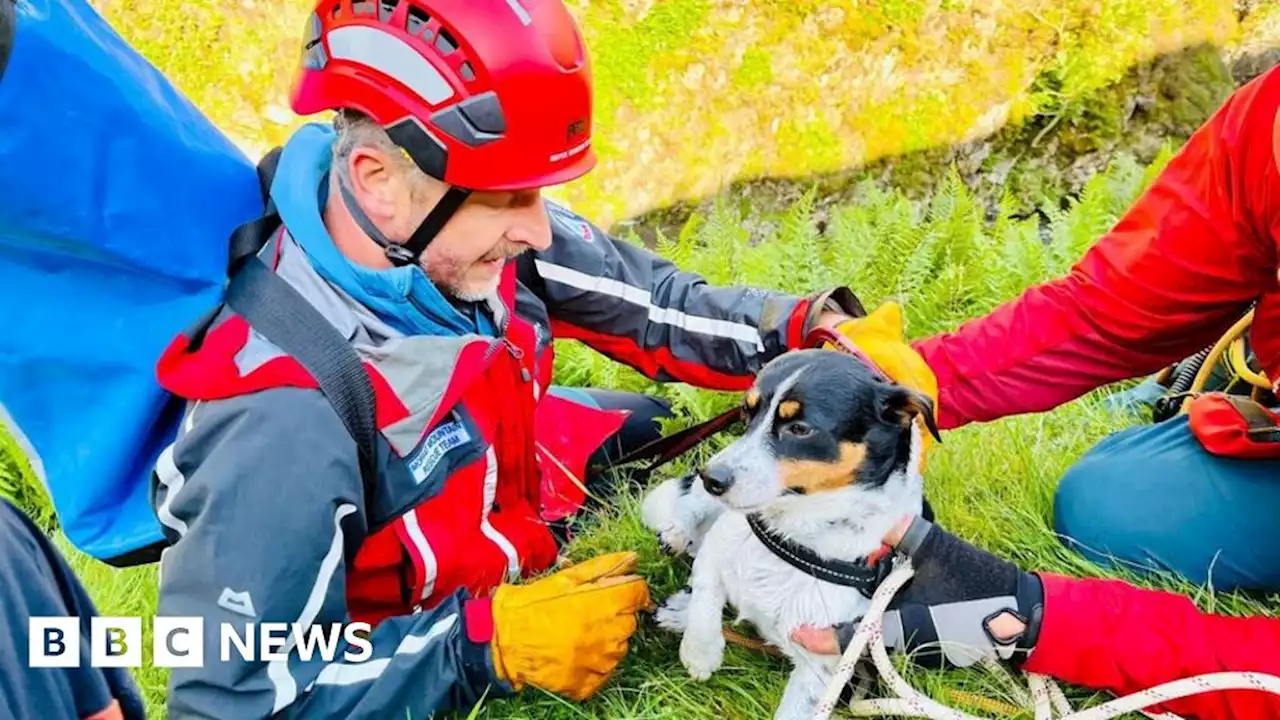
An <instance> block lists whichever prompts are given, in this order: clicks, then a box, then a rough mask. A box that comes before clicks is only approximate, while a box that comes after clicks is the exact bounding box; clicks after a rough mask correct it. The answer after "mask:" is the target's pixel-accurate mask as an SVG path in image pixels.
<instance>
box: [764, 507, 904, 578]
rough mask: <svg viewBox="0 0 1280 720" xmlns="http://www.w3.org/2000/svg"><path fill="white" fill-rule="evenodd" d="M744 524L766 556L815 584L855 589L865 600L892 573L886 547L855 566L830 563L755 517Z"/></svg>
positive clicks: (842, 561)
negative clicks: (749, 528)
mask: <svg viewBox="0 0 1280 720" xmlns="http://www.w3.org/2000/svg"><path fill="white" fill-rule="evenodd" d="M747 524H748V525H749V526H751V532H753V533H755V536H756V538H758V539H759V540H760V542H762V543H764V546H765V547H766V548H768V549H769V552H771V553H773V554H774V555H777V556H778V557H780V558H782V559H783V560H785V561H786V562H787V563H788V564H790V565H791V566H792V567H794V568H796V569H797V570H799V571H801V572H803V573H804V574H806V575H810V576H812V577H815V578H817V579H819V580H823V581H826V582H829V583H834V584H836V585H843V586H845V587H852V588H857V589H858V592H860V593H862V594H863V596H865V597H867V598H870V597H871V596H872V595H874V594H875V592H876V589H877V588H879V587H880V584H881V583H883V582H884V580H885V578H887V577H889V573H890V572H892V571H893V567H894V564H893V561H892V560H888V561H887V562H886V561H885V559H886V558H887V557H889V556H890V554H891V553H892V552H893V548H891V547H889V546H888V545H884V544H882V545H881V546H880V548H879V549H877V550H876V551H875V552H873V553H871V554H870V555H868V556H867V557H865V558H862V559H861V560H857V561H855V562H849V561H847V560H834V559H830V558H824V557H822V556H821V555H818V554H817V553H815V552H814V551H812V550H810V549H809V548H807V547H805V546H803V545H801V544H799V543H796V542H792V541H791V540H788V539H786V538H784V537H782V536H781V535H779V534H778V533H776V532H774V531H773V529H771V528H770V527H769V526H768V525H766V524H765V522H764V520H762V519H761V518H760V516H759V515H756V514H751V515H748V516H747Z"/></svg>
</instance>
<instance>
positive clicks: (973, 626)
mask: <svg viewBox="0 0 1280 720" xmlns="http://www.w3.org/2000/svg"><path fill="white" fill-rule="evenodd" d="M897 550H898V552H899V553H902V554H904V555H906V556H907V557H910V558H911V561H912V564H913V565H914V567H915V575H914V576H913V577H912V578H911V580H910V581H909V582H908V583H907V585H906V586H905V587H903V588H902V589H901V590H899V591H898V593H897V595H895V596H894V599H893V602H891V603H890V604H889V610H887V611H886V612H885V615H884V639H885V646H886V647H887V648H889V649H890V650H903V649H905V650H906V651H907V652H908V653H909V654H910V657H911V659H912V660H913V661H914V662H916V663H918V664H920V665H922V666H924V667H931V668H942V667H965V666H968V665H972V664H974V663H976V662H978V661H979V660H980V659H982V658H984V657H990V658H994V659H997V660H1002V661H1006V662H1008V663H1009V664H1011V665H1013V666H1015V667H1017V666H1020V665H1021V664H1022V662H1023V661H1025V660H1026V657H1027V655H1029V654H1030V652H1031V650H1032V649H1033V648H1034V647H1035V644H1036V639H1037V637H1038V635H1039V633H1040V623H1041V619H1042V616H1043V613H1044V587H1043V585H1042V584H1041V582H1040V578H1039V577H1037V576H1036V575H1034V574H1032V573H1029V572H1024V571H1022V570H1019V569H1018V567H1017V566H1015V565H1014V564H1013V563H1010V562H1008V561H1006V560H1002V559H1000V558H998V557H996V556H994V555H992V554H990V553H987V552H984V551H982V550H979V549H978V548H975V547H973V546H972V545H970V544H969V543H967V542H965V541H963V540H961V539H960V538H958V537H956V536H954V535H952V534H951V533H949V532H947V531H945V530H943V529H942V528H940V527H937V526H935V525H934V524H933V523H931V522H929V521H928V520H925V519H924V518H920V517H917V518H916V519H915V520H914V521H912V523H911V526H910V527H909V528H908V529H907V531H906V533H905V534H904V535H903V537H902V541H901V542H900V543H898V547H897ZM1003 613H1009V614H1011V615H1013V616H1014V617H1016V618H1017V619H1018V620H1020V621H1021V622H1022V624H1023V625H1024V626H1025V629H1024V630H1022V632H1020V633H1017V634H1016V635H1013V636H1010V637H1007V638H999V639H998V638H997V636H995V635H993V634H992V631H991V625H990V623H991V621H992V620H993V619H994V618H996V616H998V615H1001V614H1003ZM857 626H858V621H854V622H852V623H846V624H842V625H837V626H836V628H835V629H836V637H837V639H838V645H839V648H840V652H841V653H843V652H844V650H845V648H847V647H848V645H849V642H850V641H851V640H852V639H853V633H854V631H855V630H856V629H857Z"/></svg>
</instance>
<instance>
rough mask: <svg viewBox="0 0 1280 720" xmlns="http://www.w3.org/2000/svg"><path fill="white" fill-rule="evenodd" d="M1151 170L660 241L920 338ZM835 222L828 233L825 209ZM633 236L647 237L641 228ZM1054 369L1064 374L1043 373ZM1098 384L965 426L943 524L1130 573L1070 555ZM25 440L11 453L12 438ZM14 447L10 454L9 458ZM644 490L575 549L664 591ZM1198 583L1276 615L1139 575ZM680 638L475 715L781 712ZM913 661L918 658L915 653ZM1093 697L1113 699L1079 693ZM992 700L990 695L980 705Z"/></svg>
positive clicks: (704, 410)
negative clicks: (580, 680) (1077, 193)
mask: <svg viewBox="0 0 1280 720" xmlns="http://www.w3.org/2000/svg"><path fill="white" fill-rule="evenodd" d="M1167 159H1168V154H1167V153H1166V154H1164V155H1162V156H1161V158H1160V159H1159V160H1158V161H1157V163H1156V164H1154V165H1153V166H1150V167H1143V166H1140V165H1137V164H1135V163H1133V162H1132V161H1128V160H1125V159H1123V158H1122V159H1121V160H1120V161H1118V162H1117V163H1115V164H1114V165H1113V166H1112V167H1111V168H1110V169H1108V170H1107V171H1106V172H1105V173H1103V174H1100V175H1099V176H1097V177H1096V178H1094V179H1093V181H1092V182H1090V184H1089V186H1088V189H1087V191H1086V192H1085V193H1084V195H1083V197H1082V198H1081V199H1080V201H1079V202H1078V203H1075V204H1072V205H1070V206H1069V208H1068V209H1067V210H1065V211H1064V210H1059V209H1058V208H1057V203H1056V201H1054V202H1052V203H1048V201H1046V202H1047V205H1046V212H1047V213H1048V214H1049V216H1050V217H1051V219H1052V224H1051V226H1050V228H1049V231H1050V232H1049V236H1050V237H1051V241H1050V242H1048V243H1047V244H1046V243H1043V242H1042V241H1041V239H1040V233H1039V229H1038V228H1037V226H1036V224H1035V221H1032V220H1028V221H1018V220H1014V219H1012V218H1010V217H1008V216H1007V214H1003V215H1000V216H998V217H996V218H995V219H993V220H990V221H988V220H986V219H984V218H983V217H982V211H981V209H980V206H979V205H978V204H977V203H976V202H975V201H974V199H973V196H972V194H971V193H970V192H969V190H968V189H967V188H966V187H965V186H964V185H963V184H962V183H960V182H959V181H958V180H957V179H956V176H955V175H954V174H952V175H951V178H950V180H949V181H948V182H946V183H944V184H943V185H942V187H941V190H940V191H939V192H938V193H937V194H936V195H935V196H934V197H933V198H932V199H931V200H930V201H929V202H927V203H924V204H917V203H914V202H911V201H908V200H906V199H904V197H903V196H902V195H900V194H899V193H897V192H895V191H892V190H885V189H882V188H878V187H876V186H874V185H866V186H863V187H862V188H861V189H860V191H859V193H858V195H857V197H856V199H855V201H853V202H851V203H849V204H847V205H841V206H837V207H834V208H824V209H821V210H819V209H817V208H816V199H815V198H814V197H812V196H808V197H805V198H803V199H802V200H801V202H799V203H797V204H796V205H795V206H794V207H792V208H791V209H789V210H788V211H787V212H784V213H781V214H779V215H776V216H773V217H770V218H768V219H767V220H766V221H763V222H761V221H759V220H753V221H752V222H751V223H746V222H744V221H743V220H742V218H743V213H744V209H743V208H741V207H738V206H737V205H736V204H735V203H734V202H733V201H732V199H730V198H726V199H724V201H723V202H721V204H720V206H719V207H718V208H717V209H716V210H715V212H713V213H711V214H710V215H708V216H706V217H695V218H693V219H692V220H690V222H689V223H688V224H687V225H686V226H685V227H684V228H683V229H682V230H681V232H679V233H678V234H677V235H676V236H674V237H669V238H668V237H663V238H662V239H661V241H660V244H659V247H658V251H659V252H660V253H662V254H663V255H665V256H668V257H671V258H673V259H675V260H676V261H677V262H678V263H679V264H680V265H681V266H683V267H684V268H686V269H688V270H692V271H696V272H700V273H702V274H704V275H705V276H706V277H707V278H708V280H709V281H710V282H712V283H718V284H725V283H747V284H752V285H757V286H760V287H766V288H772V289H780V290H786V291H791V292H796V293H805V292H809V291H810V290H812V289H814V288H819V287H827V286H831V285H834V284H838V283H842V284H848V285H850V286H852V287H853V288H855V289H856V291H857V292H858V293H859V294H860V295H861V296H862V299H863V301H864V303H866V304H867V305H868V306H869V307H870V306H874V305H875V304H877V303H879V302H882V301H884V300H887V299H896V300H898V301H900V302H902V303H903V305H904V307H905V309H906V311H907V317H908V322H909V334H910V335H911V336H912V337H922V336H925V335H928V334H931V333H934V332H938V331H940V330H945V329H949V328H953V327H955V326H956V325H957V324H959V323H960V322H962V321H964V320H965V319H968V318H971V317H974V316H977V315H980V314H982V313H983V312H986V311H988V310H990V309H991V308H993V307H995V306H996V305H998V304H999V303H1001V302H1003V301H1005V300H1007V299H1009V298H1012V297H1014V296H1016V295H1017V294H1018V293H1019V292H1020V291H1021V290H1022V289H1023V288H1024V287H1026V286H1027V285H1029V284H1032V283H1035V282H1039V281H1041V280H1045V279H1048V278H1052V277H1055V276H1059V275H1061V274H1063V273H1064V272H1066V270H1067V268H1068V267H1069V266H1070V264H1071V263H1072V262H1074V261H1075V260H1076V259H1077V258H1078V257H1079V256H1080V254H1081V253H1082V252H1083V251H1084V250H1085V249H1086V248H1087V247H1088V246H1089V244H1090V243H1092V242H1093V241H1094V240H1095V239H1096V238H1097V237H1098V236H1099V235H1100V234H1101V233H1103V232H1105V231H1106V230H1107V229H1108V228H1109V227H1110V226H1111V225H1112V224H1113V223H1114V221H1115V220H1116V219H1117V218H1118V216H1119V215H1120V213H1122V212H1123V210H1124V209H1125V208H1126V207H1128V206H1129V204H1130V203H1131V202H1132V201H1133V200H1134V199H1135V198H1136V197H1137V195H1138V193H1139V192H1141V189H1142V188H1143V187H1144V185H1145V184H1146V183H1147V182H1149V180H1150V178H1151V177H1152V175H1153V173H1154V172H1155V171H1156V170H1158V168H1159V167H1160V166H1161V165H1162V164H1163V162H1165V161H1167ZM820 214H821V216H822V217H824V218H825V219H826V222H825V231H824V232H820V230H819V223H818V217H819V215H820ZM630 241H631V242H636V240H634V239H631V240H630ZM557 375H558V377H557V379H558V381H559V382H562V383H566V384H576V385H597V386H606V387H615V388H622V389H629V390H635V391H643V392H653V393H658V394H661V395H664V396H666V397H668V398H670V399H672V400H673V401H674V404H675V406H676V407H677V409H678V410H679V411H680V413H681V415H682V417H681V419H680V420H679V421H675V422H672V423H671V429H674V428H675V427H678V426H679V425H681V424H683V423H688V422H693V421H696V420H701V419H705V418H707V417H710V416H711V415H712V414H714V413H716V412H718V411H719V410H720V409H722V408H724V407H727V406H728V405H729V404H730V403H733V402H735V401H736V398H735V397H734V396H733V395H732V394H727V393H714V392H704V391H698V390H694V389H692V388H689V387H687V386H684V385H668V386H657V385H655V384H653V383H651V382H650V381H648V380H647V379H646V378H644V377H643V376H641V375H639V374H638V373H636V372H635V371H633V370H631V369H629V368H625V367H622V366H620V365H618V364H615V363H613V362H611V361H609V360H607V359H605V358H603V357H601V356H599V355H597V354H595V353H594V352H592V351H590V350H588V349H585V348H583V347H582V346H579V345H576V344H572V343H567V342H561V343H560V344H559V356H558V360H557ZM1045 381H1046V382H1052V378H1046V379H1045ZM1106 392H1107V390H1105V389H1104V390H1099V391H1097V392H1095V393H1093V394H1092V395H1090V396H1088V397H1085V398H1082V399H1081V400H1079V401H1076V402H1073V403H1070V404H1068V405H1065V406H1063V407H1061V408H1058V409H1057V410H1055V411H1053V412H1049V413H1044V414H1040V415H1031V416H1021V417H1015V418H1008V419H1005V420H1002V421H998V422H994V423H990V424H986V425H981V426H971V427H967V428H964V429H962V430H958V431H954V432H950V433H948V434H946V436H945V437H944V440H945V442H944V443H943V444H942V445H940V446H938V447H937V451H936V452H935V454H934V455H932V456H931V460H930V464H929V469H928V473H927V478H926V490H927V493H928V496H929V498H930V500H931V502H932V504H933V506H934V507H935V508H936V511H937V514H938V517H939V520H940V522H941V523H942V524H944V525H945V526H946V527H948V528H949V529H951V530H952V531H954V532H956V533H957V534H959V535H960V536H961V537H964V538H967V539H969V540H971V541H972V542H974V543H976V544H978V545H979V546H981V547H984V548H987V549H989V550H991V551H992V552H995V553H997V554H999V555H1001V556H1003V557H1007V558H1010V559H1012V560H1014V561H1016V562H1018V563H1019V564H1020V565H1021V566H1023V567H1025V568H1034V569H1040V570H1051V571H1057V572H1063V573H1067V574H1071V575H1078V576H1111V577H1115V576H1122V575H1118V574H1117V573H1115V572H1103V571H1102V570H1101V569H1100V568H1099V567H1097V566H1095V565H1092V564H1090V563H1087V562H1085V561H1084V560H1082V559H1080V558H1079V557H1078V556H1076V555H1074V554H1072V553H1069V552H1067V551H1066V550H1064V549H1063V547H1062V546H1061V545H1060V544H1059V542H1058V541H1057V539H1056V538H1055V536H1054V533H1053V530H1052V524H1051V517H1052V501H1053V491H1054V487H1055V485H1056V483H1057V481H1058V479H1059V478H1060V477H1061V476H1062V474H1063V472H1064V471H1065V470H1066V468H1068V467H1069V466H1070V465H1071V464H1072V463H1073V462H1074V461H1075V460H1076V459H1077V458H1078V457H1079V456H1080V455H1081V454H1082V453H1083V452H1084V451H1085V450H1086V449H1088V448H1089V447H1090V446H1091V445H1092V444H1094V443H1095V442H1097V441H1098V440H1099V439H1100V438H1102V437H1103V436H1105V435H1106V434H1107V433H1109V432H1112V431H1114V430H1117V429H1119V428H1122V427H1124V426H1126V425H1128V424H1130V423H1132V422H1135V419H1133V418H1126V417H1120V416H1116V415H1112V414H1110V413H1109V412H1107V411H1106V410H1104V409H1103V408H1102V406H1101V405H1100V403H1099V402H1098V400H1099V399H1100V398H1101V397H1102V396H1103V395H1105V393H1106ZM722 442H724V439H719V440H716V441H713V442H711V443H709V444H708V445H707V446H706V447H703V448H700V449H699V450H698V451H697V452H696V453H694V454H692V455H691V456H690V457H688V458H685V459H683V460H681V461H678V462H676V463H674V464H673V465H672V466H671V467H670V468H669V473H678V472H683V471H684V470H686V469H687V468H688V467H690V466H691V465H692V464H695V463H697V462H698V461H699V460H700V459H701V458H703V457H705V456H706V453H708V452H710V451H711V450H713V449H714V448H715V447H717V446H718V445H719V444H720V443H722ZM10 453H12V449H10ZM10 460H12V454H10ZM0 488H3V489H4V491H5V493H6V494H8V495H10V496H15V497H17V498H18V499H19V501H20V502H22V503H23V504H24V506H26V507H28V509H32V510H34V511H35V512H36V513H38V514H41V516H42V517H46V518H47V517H48V510H47V506H46V505H44V500H43V499H42V494H41V493H39V492H38V491H34V490H33V488H32V481H31V478H30V476H29V475H27V476H25V477H24V476H23V475H22V473H21V472H20V470H19V468H18V466H17V465H16V463H10V464H9V465H6V466H0ZM639 497H640V494H639V492H638V491H634V490H633V491H626V492H624V493H623V494H622V495H621V496H620V497H619V498H618V499H617V501H616V502H615V503H614V504H613V505H612V506H611V507H610V508H609V509H608V510H606V511H603V512H600V513H597V514H595V515H593V516H592V517H590V518H589V519H588V521H587V532H585V533H584V534H583V535H582V536H581V537H580V538H579V539H578V540H577V541H576V542H575V543H574V545H573V546H572V547H571V549H570V554H571V555H572V556H573V557H575V558H585V557H588V556H590V555H592V554H595V553H600V552H605V551H612V550H624V549H625V550H636V551H638V552H639V553H640V556H641V563H640V572H641V573H643V574H644V576H645V577H647V578H648V579H649V581H650V583H651V586H652V590H653V595H654V597H655V598H656V599H659V600H660V599H661V598H663V597H664V596H666V595H667V594H668V593H670V592H672V591H674V590H676V589H677V588H679V587H680V586H681V585H683V584H684V581H685V578H686V577H687V574H688V563H687V562H686V561H683V560H673V559H671V558H668V557H666V556H665V555H663V554H662V553H661V552H660V550H659V548H658V545H657V542H656V540H655V539H654V538H653V537H652V536H651V534H650V533H649V532H648V531H647V530H645V529H644V528H643V527H642V526H641V524H640V522H639V520H638V518H637V512H636V510H637V507H636V506H637V503H638V501H639ZM61 547H63V548H66V549H67V552H68V554H69V555H70V556H71V557H72V560H73V564H74V566H75V567H76V568H77V570H78V571H79V572H80V573H81V574H82V577H83V578H84V579H85V582H86V584H87V586H88V587H89V589H90V591H91V593H92V594H93V596H94V597H95V599H96V601H97V602H98V604H99V606H100V610H101V611H102V612H104V613H107V614H111V613H118V614H125V615H131V614H143V615H145V614H147V613H149V612H152V611H153V608H154V604H155V572H154V568H141V569H134V570H128V571H118V570H113V569H110V568H107V567H105V566H103V565H101V564H99V563H96V562H93V561H92V560H89V559H87V558H85V557H84V556H82V555H80V554H79V553H77V552H75V551H74V550H73V549H71V548H69V547H68V546H67V544H66V543H65V542H62V543H61ZM1140 582H1141V584H1143V585H1145V586H1151V587H1163V588H1168V589H1172V590H1176V591H1179V592H1183V593H1186V594H1188V595H1189V596H1191V597H1192V598H1193V599H1194V600H1195V601H1196V602H1197V604H1198V605H1199V606H1200V607H1201V608H1203V609H1205V610H1213V611H1218V612H1225V613H1231V614H1266V615H1271V616H1275V615H1277V614H1278V613H1277V604H1276V603H1266V602H1261V601H1258V600H1251V599H1248V598H1245V597H1240V596H1236V595H1232V594H1212V593H1209V592H1207V591H1206V590H1205V589H1204V588H1198V587H1194V586H1191V585H1189V584H1186V583H1183V582H1180V581H1178V580H1176V579H1174V578H1156V579H1152V578H1148V579H1144V580H1141V581H1140ZM677 646H678V643H677V641H676V639H675V638H674V637H672V636H670V635H667V634H665V633H663V632H662V631H660V630H658V629H656V628H654V627H652V626H650V625H645V626H643V627H642V629H641V630H640V632H639V633H638V634H637V635H636V637H635V640H634V645H633V649H632V652H631V653H630V654H629V656H628V657H627V659H626V660H625V661H624V663H623V664H622V666H621V667H620V669H619V671H618V674H617V676H616V677H615V678H614V680H613V681H612V682H611V683H610V684H609V685H608V686H607V687H606V688H605V689H604V690H603V691H602V692H601V693H600V694H599V695H598V696H597V697H596V698H594V699H592V700H591V701H590V702H588V703H585V704H582V705H576V704H573V703H570V702H567V701H564V700H561V699H559V698H557V697H554V696H552V695H549V694H547V693H544V692H541V691H537V690H531V691H528V692H526V693H524V694H523V695H522V696H520V697H517V698H514V699H507V700H501V701H490V702H486V703H485V704H483V706H482V707H481V708H479V709H478V710H477V712H476V713H475V714H476V716H479V717H486V718H488V717H492V718H508V717H509V718H531V719H533V718H537V719H544V718H545V719H548V720H551V719H555V720H560V719H568V718H673V719H674V718H681V719H686V718H692V719H696V718H706V719H708V720H711V719H715V720H725V719H728V718H759V717H768V716H769V715H770V714H771V712H772V709H773V708H774V707H775V706H776V704H777V702H778V700H779V698H780V696H781V692H782V689H783V686H784V684H785V681H786V674H787V666H786V665H785V664H784V663H782V662H779V661H775V660H771V659H768V658H765V657H762V656H759V655H756V654H753V653H751V652H748V651H745V650H742V649H740V648H736V647H733V646H731V647H730V648H729V650H728V653H727V655H726V660H725V664H724V666H723V667H722V669H721V670H720V671H719V672H718V673H717V674H716V675H715V676H713V677H712V679H711V680H710V681H708V682H707V683H697V682H694V681H692V680H691V679H689V677H688V676H687V675H686V673H685V671H684V669H683V668H682V667H681V665H680V663H679V659H678V657H677ZM904 667H905V666H904ZM906 669H907V672H908V677H909V679H910V680H911V681H912V682H914V683H915V684H916V686H917V687H919V688H921V689H923V690H924V691H926V692H928V693H929V694H930V695H932V696H933V697H935V698H936V699H938V700H940V701H943V702H946V703H948V704H956V703H957V701H956V699H955V698H952V697H950V696H949V695H948V694H947V692H948V691H949V690H953V689H957V688H965V689H970V690H973V691H976V692H980V693H983V694H986V695H989V696H994V697H1009V693H1008V690H1007V688H1005V687H1004V686H1002V685H1001V683H1000V682H999V680H998V679H997V678H994V677H992V676H990V675H988V674H986V673H983V672H978V671H971V672H950V673H940V672H924V671H920V670H918V669H913V668H906ZM138 677H139V681H140V683H141V684H142V686H143V689H144V691H145V692H146V695H147V699H148V703H149V705H150V707H151V709H152V712H153V714H154V715H155V716H156V717H160V716H161V715H162V705H163V696H164V682H165V673H164V672H163V671H161V670H157V669H154V668H146V667H144V668H143V669H142V670H141V671H140V672H139V673H138ZM1073 697H1075V698H1076V699H1078V700H1080V701H1082V702H1099V701H1102V700H1105V698H1104V697H1100V696H1097V695H1095V694H1094V693H1089V692H1084V691H1079V690H1077V691H1075V692H1074V693H1073ZM970 710H972V711H975V712H976V711H977V710H976V709H972V708H971V709H970Z"/></svg>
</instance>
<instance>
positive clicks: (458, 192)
mask: <svg viewBox="0 0 1280 720" xmlns="http://www.w3.org/2000/svg"><path fill="white" fill-rule="evenodd" d="M470 195H471V191H470V190H467V189H464V188H460V187H456V186H452V185H451V186H449V189H448V190H445V191H444V197H442V198H440V202H438V203H436V206H435V207H433V208H431V212H429V213H427V216H426V217H425V218H423V220H422V224H421V225H419V226H418V229H417V230H414V231H413V235H411V236H410V237H409V241H408V242H406V243H405V244H404V245H394V246H392V248H394V249H395V251H394V253H393V251H392V248H387V257H388V258H390V260H391V262H393V263H396V264H397V265H408V264H410V263H416V262H418V257H419V256H420V255H422V251H424V250H426V249H427V245H430V244H431V241H432V240H434V239H435V237H436V235H438V234H440V231H441V230H442V229H444V225H445V223H447V222H449V218H451V217H453V214H454V213H456V212H458V208H460V207H462V203H464V202H466V201H467V198H468V197H470Z"/></svg>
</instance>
